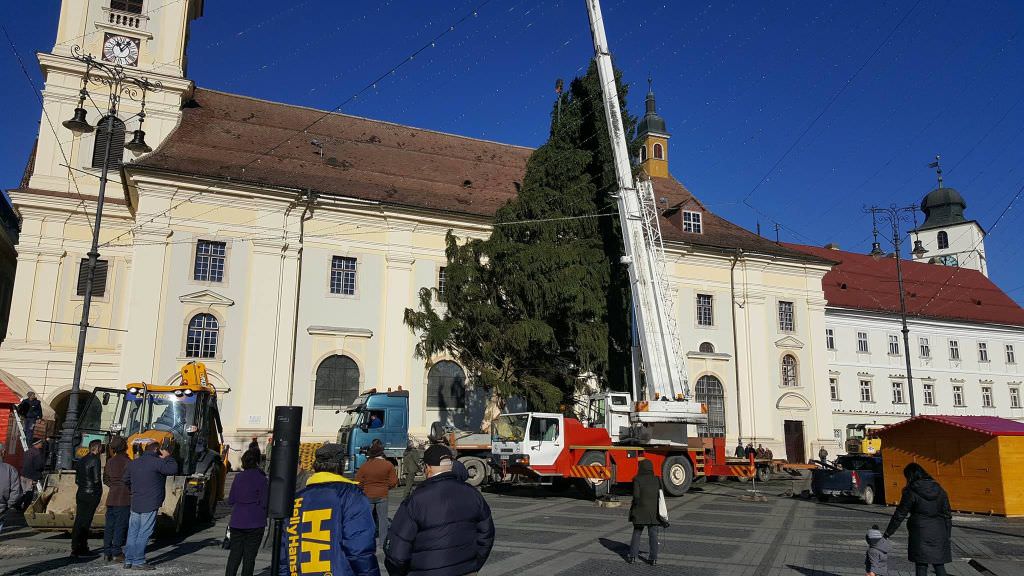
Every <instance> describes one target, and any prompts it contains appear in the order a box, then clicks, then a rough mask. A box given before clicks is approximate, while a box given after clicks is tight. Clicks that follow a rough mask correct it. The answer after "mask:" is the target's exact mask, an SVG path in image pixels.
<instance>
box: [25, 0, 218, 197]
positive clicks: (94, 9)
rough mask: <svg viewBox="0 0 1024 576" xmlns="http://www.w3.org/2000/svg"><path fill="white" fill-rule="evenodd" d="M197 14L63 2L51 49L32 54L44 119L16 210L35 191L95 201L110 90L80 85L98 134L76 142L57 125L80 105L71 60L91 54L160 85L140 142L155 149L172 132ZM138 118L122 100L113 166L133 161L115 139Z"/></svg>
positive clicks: (152, 3)
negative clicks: (36, 61)
mask: <svg viewBox="0 0 1024 576" xmlns="http://www.w3.org/2000/svg"><path fill="white" fill-rule="evenodd" d="M202 12H203V1H202V0H63V2H62V3H61V9H60V20H59V22H58V24H57V38H56V41H55V42H54V46H53V49H52V50H51V51H50V52H49V53H40V54H39V55H38V58H39V65H40V67H41V68H42V71H43V76H44V78H45V83H46V87H45V89H44V90H43V115H42V119H41V122H40V129H39V137H38V140H37V142H36V150H35V154H34V158H33V165H32V167H31V175H30V177H29V181H28V186H27V187H26V189H23V190H22V193H21V194H19V196H22V198H19V199H15V201H16V202H17V203H21V202H22V201H25V200H27V198H24V195H25V194H26V193H29V192H31V191H33V190H43V191H50V192H59V193H62V194H74V195H75V197H76V198H77V197H78V196H85V197H89V196H93V197H95V196H96V190H97V188H98V177H97V176H98V174H99V171H100V167H101V166H102V162H103V160H102V158H101V156H102V154H101V153H98V149H97V148H96V146H95V142H96V141H97V140H103V139H105V138H107V131H104V130H102V128H101V127H102V126H103V123H101V120H102V119H103V118H104V115H105V114H106V110H107V108H108V103H109V91H108V90H107V87H106V86H102V85H96V84H92V83H89V84H87V85H85V86H84V88H85V89H86V90H88V91H89V95H90V98H87V99H86V101H85V103H84V105H83V108H85V110H86V118H85V120H86V121H87V122H88V123H89V124H90V125H92V126H94V127H97V129H96V130H95V132H93V133H88V134H84V135H74V134H72V133H71V132H70V131H69V130H67V129H65V128H64V127H62V126H61V124H60V123H61V121H63V120H65V119H67V118H71V117H72V115H73V114H74V111H75V107H76V106H78V99H79V91H80V90H81V89H82V88H83V82H82V81H83V77H84V76H85V64H84V63H82V62H81V61H79V60H76V59H74V58H73V57H72V54H73V53H75V52H78V53H81V54H91V55H92V56H93V57H94V58H96V59H97V60H101V61H103V62H105V63H108V64H111V65H118V66H122V67H124V69H125V72H126V73H128V74H131V75H132V76H137V77H145V78H146V79H147V80H149V81H150V82H154V83H156V82H159V83H160V85H161V88H160V90H158V91H153V92H149V93H147V94H146V110H145V112H146V116H145V131H146V140H147V141H148V143H149V144H150V145H151V146H152V147H153V148H156V147H157V146H158V145H159V144H160V142H161V141H162V140H163V139H164V137H166V136H167V134H168V133H169V132H170V131H171V130H173V129H174V127H175V126H176V125H177V122H178V119H179V117H180V110H181V104H182V102H183V101H184V100H185V99H187V98H188V97H189V94H190V93H191V91H192V88H193V86H192V83H191V82H190V81H189V80H187V79H186V69H187V58H186V46H187V44H188V37H189V26H190V24H191V22H192V21H193V20H195V19H196V18H198V17H200V16H201V15H202ZM139 112H140V105H139V102H138V101H136V100H134V99H133V98H129V97H122V98H121V100H120V102H119V105H118V118H117V120H116V122H115V124H116V126H115V129H114V132H113V133H112V135H111V137H113V138H114V139H115V140H116V141H114V142H112V144H113V146H114V148H113V149H114V150H115V160H118V156H120V158H119V160H120V162H118V163H121V162H128V161H130V160H131V159H132V158H133V156H132V154H131V153H129V152H125V151H124V150H123V142H121V140H123V136H124V134H125V133H127V134H131V132H132V131H133V130H134V129H136V128H138V127H139V126H138V123H139V119H138V117H137V114H138V113H139ZM103 141H104V142H105V140H103ZM110 177H111V179H112V180H116V179H117V178H119V175H118V171H116V170H112V171H111V173H110Z"/></svg>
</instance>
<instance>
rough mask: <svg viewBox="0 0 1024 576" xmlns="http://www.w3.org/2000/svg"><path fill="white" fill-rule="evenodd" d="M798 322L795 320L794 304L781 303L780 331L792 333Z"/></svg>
mask: <svg viewBox="0 0 1024 576" xmlns="http://www.w3.org/2000/svg"><path fill="white" fill-rule="evenodd" d="M795 326H796V322H795V321H794V319H793V303H792V302H781V301H780V302H779V330H781V331H783V332H792V331H793V330H794V327H795Z"/></svg>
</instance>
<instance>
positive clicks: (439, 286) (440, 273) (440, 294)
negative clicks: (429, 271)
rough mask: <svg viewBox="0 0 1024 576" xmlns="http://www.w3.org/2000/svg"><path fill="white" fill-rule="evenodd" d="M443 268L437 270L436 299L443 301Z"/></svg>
mask: <svg viewBox="0 0 1024 576" xmlns="http://www.w3.org/2000/svg"><path fill="white" fill-rule="evenodd" d="M444 285H445V278H444V266H441V267H440V268H438V269H437V299H438V300H444Z"/></svg>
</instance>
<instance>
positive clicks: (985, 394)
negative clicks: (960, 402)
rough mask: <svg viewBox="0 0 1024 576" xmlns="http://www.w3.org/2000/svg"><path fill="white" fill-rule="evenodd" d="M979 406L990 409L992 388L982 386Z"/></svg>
mask: <svg viewBox="0 0 1024 576" xmlns="http://www.w3.org/2000/svg"><path fill="white" fill-rule="evenodd" d="M981 405H982V406H984V407H985V408H991V407H992V387H991V386H982V387H981Z"/></svg>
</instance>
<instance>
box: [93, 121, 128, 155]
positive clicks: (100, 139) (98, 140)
mask: <svg viewBox="0 0 1024 576" xmlns="http://www.w3.org/2000/svg"><path fill="white" fill-rule="evenodd" d="M108 118H109V117H108V116H104V117H103V118H100V121H99V124H97V125H96V137H95V139H94V140H93V149H92V167H93V168H103V153H104V152H106V146H107V140H108V139H111V138H112V140H110V164H109V167H110V168H116V167H118V166H120V165H121V159H122V158H123V157H124V122H122V121H121V120H120V119H119V118H114V128H113V130H107V122H108Z"/></svg>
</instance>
